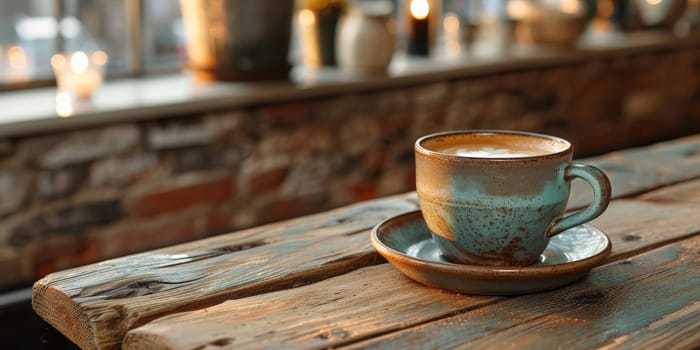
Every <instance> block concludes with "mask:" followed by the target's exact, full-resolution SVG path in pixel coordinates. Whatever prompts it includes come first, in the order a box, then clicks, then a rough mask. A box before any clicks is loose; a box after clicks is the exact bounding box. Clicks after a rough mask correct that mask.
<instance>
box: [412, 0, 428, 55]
mask: <svg viewBox="0 0 700 350" xmlns="http://www.w3.org/2000/svg"><path fill="white" fill-rule="evenodd" d="M409 9H410V11H409V12H410V15H411V16H410V18H409V20H410V25H409V33H408V54H409V55H416V56H428V55H429V54H430V39H429V34H430V21H429V16H428V15H429V14H430V4H429V3H428V0H411V4H410V7H409Z"/></svg>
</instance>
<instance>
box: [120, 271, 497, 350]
mask: <svg viewBox="0 0 700 350" xmlns="http://www.w3.org/2000/svg"><path fill="white" fill-rule="evenodd" d="M495 299H497V297H478V296H463V295H458V294H455V293H449V292H442V291H439V290H436V289H431V288H427V287H425V288H422V287H420V286H419V288H416V284H415V282H413V281H412V280H409V279H407V278H405V277H404V276H403V275H402V274H400V273H399V272H398V271H396V270H394V269H393V268H391V267H390V266H389V265H387V264H383V265H379V266H372V267H367V268H363V269H360V270H356V271H353V272H350V273H347V274H345V275H342V276H338V277H334V278H331V279H328V280H325V281H322V282H318V283H315V284H313V285H309V286H305V287H300V288H295V289H291V290H285V291H280V292H274V293H268V294H266V295H261V296H255V297H250V298H244V299H237V300H230V301H226V302H224V303H222V304H219V305H215V306H213V307H209V308H205V309H201V310H197V311H193V312H189V313H186V314H175V315H171V316H166V317H163V318H160V319H158V320H156V321H153V322H151V323H149V324H147V325H145V326H143V327H141V328H138V329H136V330H133V331H131V332H129V334H127V337H126V338H125V340H124V346H123V347H124V348H125V349H142V348H156V349H164V348H171V349H198V348H205V347H207V346H213V345H216V344H219V345H225V346H222V347H223V348H236V349H238V348H264V347H275V346H279V345H281V344H284V345H285V346H288V347H329V346H337V345H340V344H343V343H345V342H347V341H348V340H352V339H358V338H359V339H361V338H363V337H368V336H372V335H377V334H381V333H383V332H388V331H391V330H398V329H401V328H403V327H405V326H407V325H409V324H415V323H420V322H426V321H430V320H432V319H435V318H439V317H443V316H447V315H450V314H452V313H454V312H456V311H464V310H467V309H469V308H474V307H477V306H482V305H485V304H488V303H490V302H493V300H495Z"/></svg>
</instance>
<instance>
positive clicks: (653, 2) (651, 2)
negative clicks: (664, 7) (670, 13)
mask: <svg viewBox="0 0 700 350" xmlns="http://www.w3.org/2000/svg"><path fill="white" fill-rule="evenodd" d="M662 1H663V0H647V4H649V5H658V4H660V3H661V2H662Z"/></svg>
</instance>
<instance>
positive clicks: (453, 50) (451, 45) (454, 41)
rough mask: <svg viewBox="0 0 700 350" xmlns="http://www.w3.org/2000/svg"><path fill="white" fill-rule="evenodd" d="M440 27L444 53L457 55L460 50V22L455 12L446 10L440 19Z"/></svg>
mask: <svg viewBox="0 0 700 350" xmlns="http://www.w3.org/2000/svg"><path fill="white" fill-rule="evenodd" d="M442 28H443V32H444V42H445V53H446V54H447V55H448V56H457V55H459V54H460V53H461V51H462V44H461V42H460V33H459V29H460V24H459V16H457V14H455V13H452V12H448V13H446V14H445V17H444V18H443V20H442Z"/></svg>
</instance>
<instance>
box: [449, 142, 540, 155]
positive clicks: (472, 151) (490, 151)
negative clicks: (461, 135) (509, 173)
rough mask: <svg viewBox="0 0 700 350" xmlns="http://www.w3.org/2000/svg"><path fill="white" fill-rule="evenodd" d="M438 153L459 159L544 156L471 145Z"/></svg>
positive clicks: (527, 151) (496, 147) (508, 149)
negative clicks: (458, 157)
mask: <svg viewBox="0 0 700 350" xmlns="http://www.w3.org/2000/svg"><path fill="white" fill-rule="evenodd" d="M440 152H441V153H447V154H454V155H457V156H461V157H475V158H519V157H532V156H537V155H541V154H546V153H542V152H532V150H529V149H528V150H524V149H519V150H514V149H512V148H504V147H500V146H495V147H494V146H483V147H481V148H474V147H473V145H469V146H453V147H448V148H445V149H442V150H440Z"/></svg>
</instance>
